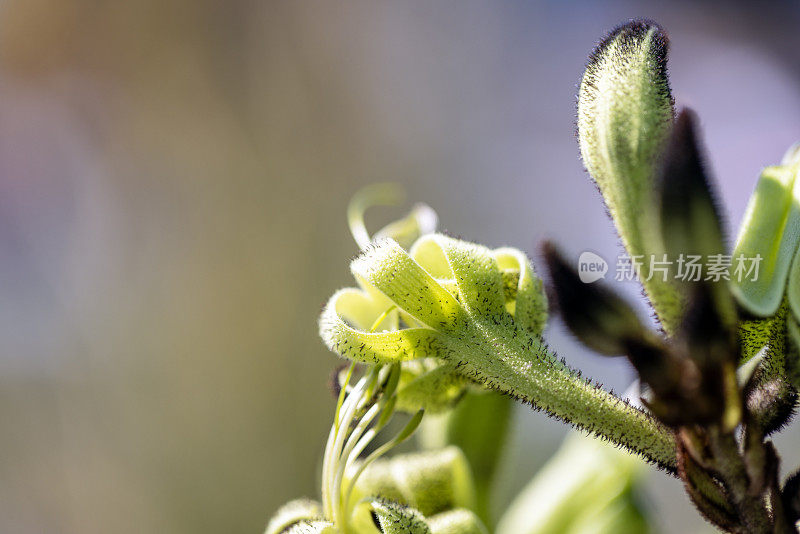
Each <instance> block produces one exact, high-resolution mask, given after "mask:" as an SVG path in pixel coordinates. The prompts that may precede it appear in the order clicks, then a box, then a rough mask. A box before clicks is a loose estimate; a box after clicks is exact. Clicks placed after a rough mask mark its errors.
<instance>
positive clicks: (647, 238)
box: [578, 21, 681, 331]
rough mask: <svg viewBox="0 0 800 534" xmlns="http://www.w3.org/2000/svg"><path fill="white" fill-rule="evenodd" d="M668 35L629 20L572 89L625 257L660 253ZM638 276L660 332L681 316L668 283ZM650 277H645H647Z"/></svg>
mask: <svg viewBox="0 0 800 534" xmlns="http://www.w3.org/2000/svg"><path fill="white" fill-rule="evenodd" d="M667 49H668V40H667V36H666V34H665V33H664V31H663V30H662V29H661V28H660V27H659V26H658V25H657V24H655V23H654V22H651V21H632V22H630V23H628V24H625V25H622V26H620V27H619V28H617V29H615V30H614V31H612V32H611V34H609V36H608V37H606V38H605V39H604V40H603V41H602V42H601V43H600V45H599V46H598V47H597V49H596V50H595V51H594V53H593V54H592V55H591V57H590V58H589V64H588V65H587V67H586V72H585V73H584V75H583V79H582V81H581V85H580V91H579V93H578V137H579V141H580V148H581V156H582V157H583V162H584V165H585V166H586V170H588V171H589V174H590V175H591V176H592V178H593V179H594V181H595V183H596V184H597V187H598V189H599V190H600V193H601V194H602V195H603V199H604V200H605V202H606V205H607V206H608V211H609V213H610V214H611V217H612V219H613V220H614V224H615V225H616V227H617V230H618V231H619V235H620V238H621V239H622V242H623V244H624V245H625V248H626V249H627V251H628V253H629V254H630V255H631V256H644V257H645V258H647V257H650V255H653V254H660V253H661V252H662V250H661V247H660V246H658V243H659V242H660V239H659V236H658V232H657V230H656V224H655V219H654V217H653V213H654V212H655V210H654V209H653V208H654V207H655V202H654V173H655V166H656V162H657V159H658V156H659V154H660V153H661V148H662V145H663V143H664V140H665V139H666V137H667V134H668V133H669V131H670V127H671V124H672V119H673V115H674V111H673V102H672V96H671V93H670V87H669V80H668V78H667ZM649 275H650V268H649V263H648V261H643V262H642V268H641V272H640V277H641V279H642V281H643V282H642V283H643V284H644V287H645V290H646V291H647V295H648V297H649V298H650V301H651V302H652V304H653V307H654V308H655V311H656V313H657V314H658V317H659V319H660V320H661V322H662V324H663V325H664V327H665V329H666V330H667V331H672V330H673V327H674V326H676V325H677V321H678V319H679V317H680V312H681V308H680V303H681V300H680V295H679V294H678V292H677V290H676V288H675V287H674V284H672V283H671V281H669V280H668V281H666V282H665V281H664V279H663V278H662V277H659V276H653V277H650V276H649ZM648 278H650V280H648Z"/></svg>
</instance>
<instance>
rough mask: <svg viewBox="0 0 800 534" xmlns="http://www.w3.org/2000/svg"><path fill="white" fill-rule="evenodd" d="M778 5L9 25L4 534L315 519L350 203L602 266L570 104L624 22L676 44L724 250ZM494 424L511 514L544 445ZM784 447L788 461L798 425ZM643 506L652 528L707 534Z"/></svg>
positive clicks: (18, 10)
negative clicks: (372, 190) (644, 24)
mask: <svg viewBox="0 0 800 534" xmlns="http://www.w3.org/2000/svg"><path fill="white" fill-rule="evenodd" d="M797 6H798V4H797V3H794V2H792V3H790V2H770V3H744V2H743V3H722V2H719V3H715V2H697V3H692V2H669V3H667V2H612V3H595V2H568V3H560V2H529V3H522V2H519V3H517V2H493V3H488V2H473V1H466V2H439V3H435V4H434V3H428V2H421V1H420V2H404V3H398V2H394V3H390V2H367V1H365V0H363V1H361V0H359V1H351V2H347V3H322V2H294V3H277V2H259V1H255V0H237V1H228V2H221V1H212V0H204V1H199V2H198V1H189V0H171V1H168V2H162V1H157V0H147V1H144V2H137V3H109V4H106V5H103V6H99V5H97V4H96V3H93V2H88V1H85V2H79V1H63V0H18V1H9V2H5V3H3V4H2V6H0V61H1V63H0V298H2V303H3V305H2V307H0V401H2V402H1V403H0V428H2V432H1V433H0V451H2V453H0V531H3V532H20V533H27V532H42V531H48V532H65V533H72V532H74V533H78V532H80V533H92V532H108V531H110V530H113V531H115V532H120V533H124V532H141V531H147V530H150V531H158V532H219V531H223V532H260V530H261V529H262V528H263V525H264V523H265V522H266V519H267V518H268V517H269V515H270V514H271V513H272V512H273V511H274V510H275V508H276V507H277V506H278V505H279V504H281V503H282V502H284V501H287V500H289V499H291V498H294V497H297V496H300V495H308V496H312V497H313V496H315V495H316V492H317V488H316V478H317V468H318V463H319V460H318V458H319V455H320V452H321V450H322V446H323V441H324V438H325V435H326V434H327V429H328V428H327V425H328V422H329V420H330V417H331V411H332V402H333V401H332V399H331V397H330V395H329V394H328V391H327V376H328V374H329V373H330V371H331V369H332V368H333V367H334V366H335V365H336V364H337V363H338V360H337V359H336V357H334V356H333V355H331V354H329V353H327V351H326V350H325V349H324V347H323V346H322V344H321V342H320V341H319V339H318V337H317V333H316V317H317V314H318V313H319V310H320V308H321V306H322V305H323V303H324V302H325V300H326V299H327V297H328V296H329V295H330V294H332V292H333V291H334V290H335V289H337V288H338V287H341V286H344V285H348V284H351V283H352V279H351V276H350V275H349V271H348V261H349V259H350V258H351V257H352V256H353V255H354V254H355V253H356V252H357V249H356V246H355V244H354V243H353V242H352V241H351V239H350V237H349V234H348V230H347V228H346V224H345V216H344V210H345V206H346V203H347V200H348V199H349V197H350V196H351V195H352V193H353V192H354V191H356V190H357V189H358V188H359V187H361V186H363V185H366V184H369V183H372V182H375V181H397V182H399V183H401V184H402V185H403V186H404V187H405V188H406V189H407V191H408V192H409V197H410V199H411V200H422V201H425V202H427V203H428V204H430V205H432V206H433V207H435V208H436V209H437V211H438V212H439V215H440V220H441V221H442V226H443V228H444V229H446V230H447V231H449V232H451V233H453V234H455V235H459V236H463V237H464V238H467V239H470V240H475V241H478V242H481V243H484V244H487V245H491V246H500V245H512V246H517V247H519V248H522V249H524V250H526V251H527V252H528V253H529V254H531V256H532V257H533V258H535V259H536V258H537V254H538V253H537V247H538V243H540V242H541V240H542V239H545V238H548V239H553V240H555V241H557V242H558V243H560V244H561V245H563V247H564V248H565V249H566V250H567V251H568V252H569V253H570V254H572V255H574V256H575V257H577V255H578V253H580V252H581V251H583V250H587V249H589V250H594V251H596V252H598V253H599V254H600V255H602V256H603V257H605V258H606V259H609V260H610V261H613V258H615V257H616V255H617V254H618V253H619V248H618V243H617V239H616V236H615V234H614V231H613V228H612V226H611V224H610V222H609V220H608V219H607V217H606V216H605V213H604V208H603V206H602V204H601V203H600V200H599V197H598V195H597V193H596V191H595V189H594V186H593V185H592V184H591V183H590V181H589V179H588V177H587V176H586V174H585V172H584V171H583V169H582V166H581V163H580V160H579V158H578V149H577V143H576V140H575V138H574V129H575V125H574V119H575V92H576V85H577V83H578V81H579V80H580V76H581V72H582V68H583V65H584V64H585V61H586V57H587V54H588V53H589V51H590V50H591V49H592V47H593V45H594V44H595V43H596V41H597V40H598V39H599V38H600V37H601V36H602V34H603V33H604V32H606V31H608V30H609V29H611V28H612V27H613V26H615V25H616V24H617V23H619V22H621V21H624V20H626V19H628V18H631V17H638V16H647V17H651V18H653V19H655V20H658V21H659V22H660V23H661V24H662V25H664V26H665V27H666V28H667V29H668V31H669V33H670V36H671V38H672V52H671V60H670V70H671V76H672V85H673V89H674V94H675V97H676V100H677V103H678V105H688V106H691V107H693V108H694V109H695V110H696V111H697V112H698V113H699V114H700V117H701V119H702V125H703V131H704V139H705V143H706V146H707V147H708V149H709V156H710V164H711V165H710V166H711V168H712V169H713V172H714V175H715V176H716V177H717V181H718V186H719V191H720V195H721V197H722V199H723V200H724V202H725V206H726V209H727V216H728V222H729V225H728V226H729V228H730V231H731V232H734V231H735V227H736V224H737V223H738V221H739V219H740V218H741V215H742V213H743V211H744V207H745V204H746V201H747V198H748V196H749V194H750V192H751V190H752V188H753V186H754V183H755V179H756V177H757V176H758V172H759V169H760V168H761V167H763V166H765V165H767V164H771V163H775V162H777V161H779V159H780V157H781V155H782V154H783V151H784V150H785V149H786V148H788V147H789V146H790V145H791V144H792V143H794V142H796V141H798V140H800V88H799V84H800V55H798V54H797V50H799V49H800V34H799V33H798V32H797V28H798V27H800V26H799V25H798V23H800V8H798V7H797ZM399 213H400V211H399V210H386V211H383V212H376V213H373V214H370V217H369V222H370V223H371V224H373V225H374V227H378V226H379V224H380V222H381V221H386V220H389V219H390V218H391V217H392V216H395V215H397V214H399ZM733 237H734V236H733V235H731V240H732V239H733ZM622 287H623V288H624V290H625V291H626V292H627V294H628V295H629V296H630V298H631V299H632V300H635V301H637V302H639V304H640V305H641V309H642V313H643V314H646V313H648V311H647V309H646V308H645V307H644V305H643V303H642V301H641V299H640V298H639V295H638V291H639V290H638V287H637V286H635V285H634V284H624V285H623V286H622ZM547 337H548V339H549V341H550V342H551V344H552V345H553V346H554V347H556V348H557V349H558V351H559V354H560V355H562V356H564V357H565V358H566V359H567V360H568V361H569V362H570V363H571V364H572V365H574V366H576V367H580V368H581V369H584V370H585V372H586V374H588V375H590V376H594V377H596V378H597V379H599V380H600V381H602V382H603V383H604V384H606V386H607V387H613V388H614V389H615V390H617V391H623V390H624V389H625V388H626V387H627V385H628V384H629V382H630V381H631V380H632V377H633V375H632V373H631V371H630V369H629V368H628V366H627V365H626V364H625V363H624V362H622V361H620V360H610V359H603V358H600V357H598V356H595V355H592V354H589V353H587V352H586V351H585V350H584V349H583V348H582V347H580V346H579V345H578V344H577V343H576V342H574V340H572V339H571V338H570V337H569V336H568V335H567V334H566V333H565V332H564V330H563V328H562V327H561V325H560V324H559V322H558V321H557V320H554V321H552V324H551V326H550V328H549V331H548V335H547ZM517 422H518V425H517V428H516V430H515V439H514V443H513V448H512V451H511V454H510V456H509V458H508V461H507V462H506V465H505V467H504V475H503V481H504V488H505V489H504V492H503V493H502V495H503V496H504V498H506V499H507V498H510V496H511V495H512V494H513V491H515V490H516V489H517V488H519V487H521V486H522V485H523V484H524V483H525V482H526V480H527V479H528V478H529V477H530V476H531V475H532V474H533V473H534V472H535V470H536V468H537V467H538V466H539V465H541V463H542V462H544V461H545V459H546V458H547V456H548V455H549V454H551V453H552V452H553V451H554V450H555V448H556V447H557V445H558V442H559V440H560V439H561V437H562V435H563V433H564V431H565V429H564V427H563V426H562V425H561V424H560V423H558V422H556V421H553V420H549V419H547V418H546V417H544V416H543V415H541V414H537V413H533V412H532V411H530V410H529V409H528V408H525V407H520V409H519V410H518V414H517ZM798 426H800V425H798ZM778 443H779V446H780V448H781V451H782V452H783V453H784V456H785V460H786V464H787V465H788V466H796V465H797V464H798V463H800V453H798V449H799V448H798V446H797V445H798V444H799V443H800V435H798V431H797V430H796V429H794V428H793V429H792V430H790V431H788V432H787V436H786V437H785V438H784V437H782V438H781V439H779V440H778ZM651 480H652V484H651V485H652V489H651V493H650V502H651V505H652V509H653V512H654V514H655V515H656V517H657V518H658V522H659V524H660V525H661V527H662V530H663V531H664V532H676V533H677V532H695V531H697V532H699V531H702V530H703V529H704V528H706V529H707V527H704V526H703V523H702V521H701V520H700V519H698V518H696V517H695V516H694V513H693V510H691V509H690V505H689V503H688V500H687V499H686V497H685V496H684V495H683V493H682V490H681V488H680V485H679V483H678V482H677V481H675V480H672V479H668V478H667V477H666V476H664V475H661V474H654V475H653V476H652V477H651ZM501 504H502V503H501Z"/></svg>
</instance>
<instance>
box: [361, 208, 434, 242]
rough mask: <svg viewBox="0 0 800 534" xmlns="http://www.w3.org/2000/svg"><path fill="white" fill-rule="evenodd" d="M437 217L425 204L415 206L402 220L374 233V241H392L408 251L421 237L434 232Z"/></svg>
mask: <svg viewBox="0 0 800 534" xmlns="http://www.w3.org/2000/svg"><path fill="white" fill-rule="evenodd" d="M438 220H439V219H438V217H437V215H436V212H435V211H433V208H431V207H430V206H428V205H427V204H417V205H416V206H414V207H413V208H412V209H411V212H410V213H409V214H408V215H406V216H405V217H404V218H402V219H400V220H397V221H394V222H391V223H389V224H387V225H386V226H384V227H383V228H381V229H380V230H378V231H377V232H375V237H374V240H375V241H379V240H382V239H387V238H389V239H394V240H395V241H397V243H398V244H399V245H400V246H401V247H403V248H404V249H408V248H410V247H411V245H413V244H414V242H415V241H416V240H417V239H419V238H420V237H421V236H423V235H426V234H430V233H433V232H435V231H436V225H437V223H438Z"/></svg>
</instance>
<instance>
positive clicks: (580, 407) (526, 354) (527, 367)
mask: <svg viewBox="0 0 800 534" xmlns="http://www.w3.org/2000/svg"><path fill="white" fill-rule="evenodd" d="M513 332H514V333H513V335H512V336H509V337H506V338H503V339H497V338H493V337H492V335H491V333H490V332H488V331H487V330H486V329H482V328H480V327H476V328H474V329H473V330H472V331H471V335H468V336H464V337H461V338H460V339H459V340H457V341H451V342H450V346H451V350H450V351H448V353H449V354H452V356H450V357H449V358H451V359H452V358H457V359H458V360H457V361H458V363H457V368H458V369H459V372H461V373H462V374H464V375H466V376H468V377H470V378H471V379H473V380H474V381H476V382H479V383H481V384H483V385H484V386H486V387H490V388H492V389H495V390H498V391H501V392H503V393H505V394H507V395H510V396H512V397H514V398H516V399H518V400H521V401H523V402H525V403H527V404H530V405H531V406H533V407H534V408H535V409H537V410H543V411H545V412H547V413H548V414H550V415H552V416H555V417H557V418H559V419H561V420H563V421H565V422H567V423H570V424H572V425H574V426H576V427H578V428H580V429H582V430H586V431H587V432H589V433H591V434H594V435H596V436H598V437H601V438H603V439H606V440H608V441H610V442H612V443H614V444H617V445H620V446H622V447H624V448H626V449H628V450H630V451H632V452H635V453H637V454H639V455H641V456H642V457H643V458H644V459H646V460H647V461H649V462H651V463H653V464H656V465H658V466H659V467H661V468H663V469H666V470H667V471H669V472H671V473H674V472H675V470H676V466H677V464H676V459H675V439H674V437H673V434H672V432H671V431H670V430H669V429H668V428H666V427H665V426H663V425H662V424H660V423H659V422H658V421H656V420H655V419H654V418H653V417H652V416H650V415H649V414H647V413H645V412H643V411H642V410H640V409H638V408H636V407H634V406H632V405H630V404H629V403H628V402H626V401H625V400H623V399H621V398H619V397H617V396H616V395H614V394H612V393H610V392H608V391H605V390H604V389H602V388H601V387H600V386H599V385H597V384H593V383H592V382H591V381H589V380H587V379H585V378H583V377H581V376H580V374H579V373H577V372H576V371H574V370H573V369H571V368H570V367H569V366H568V365H567V364H566V363H565V362H563V361H562V360H559V359H558V358H557V357H556V356H555V355H554V354H553V353H551V352H550V351H549V350H548V348H547V346H546V345H544V343H543V342H542V341H541V339H539V338H537V337H536V336H534V335H532V334H529V333H528V332H525V331H523V330H520V329H514V331H513ZM464 354H468V355H469V357H467V358H459V355H464Z"/></svg>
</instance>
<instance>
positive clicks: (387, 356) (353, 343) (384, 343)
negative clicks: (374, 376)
mask: <svg viewBox="0 0 800 534" xmlns="http://www.w3.org/2000/svg"><path fill="white" fill-rule="evenodd" d="M352 292H353V290H352V289H343V290H341V291H339V292H337V293H335V294H334V295H333V297H331V299H330V300H329V301H328V304H327V305H326V306H325V309H324V310H323V312H322V315H321V316H320V320H319V324H320V333H321V335H322V339H323V340H324V341H325V343H326V344H327V345H328V348H329V349H331V350H332V351H334V352H336V353H337V354H339V355H340V356H343V357H345V358H349V359H351V360H353V361H356V362H365V363H392V362H398V361H403V360H411V359H414V358H425V357H428V356H431V355H435V354H436V353H438V352H439V351H440V348H439V347H438V344H439V341H438V334H437V333H436V332H435V331H433V330H431V329H429V328H408V329H404V330H391V331H386V332H367V331H365V330H362V329H359V328H354V327H353V326H350V325H349V324H348V323H347V322H346V321H345V320H344V318H343V315H345V313H344V312H342V311H341V309H342V307H343V306H345V305H346V304H348V303H349V302H350V300H349V298H350V296H351V295H352Z"/></svg>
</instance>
